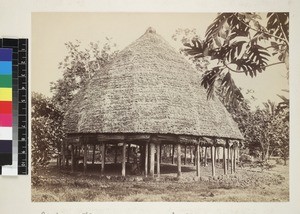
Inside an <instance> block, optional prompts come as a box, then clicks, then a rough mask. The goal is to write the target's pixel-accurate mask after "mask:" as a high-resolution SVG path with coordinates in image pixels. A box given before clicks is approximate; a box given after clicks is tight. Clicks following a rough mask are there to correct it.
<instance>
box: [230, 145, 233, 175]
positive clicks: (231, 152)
mask: <svg viewBox="0 0 300 214" xmlns="http://www.w3.org/2000/svg"><path fill="white" fill-rule="evenodd" d="M230 156H231V157H230V159H231V174H233V148H232V147H230Z"/></svg>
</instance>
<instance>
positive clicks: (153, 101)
mask: <svg viewBox="0 0 300 214" xmlns="http://www.w3.org/2000/svg"><path fill="white" fill-rule="evenodd" d="M200 80H201V74H200V73H199V72H198V71H197V70H196V69H194V68H193V67H192V66H191V64H190V63H189V62H188V61H187V60H186V59H185V58H184V57H183V56H182V55H180V54H179V53H178V52H176V50H175V49H174V48H173V47H171V46H170V45H169V44H168V43H167V42H166V41H165V40H164V39H163V38H162V37H161V36H160V35H158V34H157V33H156V32H155V30H154V29H153V28H149V29H148V30H147V31H146V32H145V34H144V35H142V36H141V37H140V38H138V39H137V40H136V41H135V42H133V43H132V44H130V45H129V46H128V47H126V48H125V49H124V50H122V51H121V52H120V53H119V54H118V56H117V57H116V58H115V59H114V60H113V62H112V63H110V64H108V65H107V66H106V67H105V68H104V70H103V71H102V72H99V73H98V74H96V75H95V76H93V77H92V78H91V80H90V81H89V82H88V84H87V85H86V86H85V87H84V88H83V89H82V90H81V91H79V92H78V93H77V95H76V97H75V98H74V100H73V101H72V103H71V105H70V108H69V110H68V111H67V113H66V116H65V128H66V130H67V134H68V137H69V139H68V141H67V144H68V145H70V146H71V147H72V148H71V162H72V166H73V164H74V160H75V159H76V152H74V147H75V146H83V147H84V155H83V163H84V164H83V165H84V169H86V166H87V158H86V153H87V146H88V145H101V147H102V148H101V152H102V155H101V158H102V161H101V166H102V167H101V171H102V172H103V171H104V167H105V148H106V145H108V144H110V145H111V144H114V145H116V146H118V145H122V157H123V158H122V175H125V169H126V157H125V156H126V150H128V151H129V149H128V148H129V147H130V146H128V145H136V146H138V147H139V148H140V150H141V151H142V159H143V161H142V165H143V169H144V174H145V175H146V176H147V175H148V172H149V174H150V175H151V176H154V166H155V151H156V156H157V158H156V165H157V167H156V168H157V170H156V171H157V175H159V174H160V160H161V151H160V150H161V145H166V144H169V145H173V156H174V150H175V148H177V157H181V145H183V146H186V145H192V146H194V148H195V156H196V165H197V167H196V169H197V175H198V176H199V175H200V171H199V169H200V147H203V146H204V147H207V146H209V147H210V148H211V155H212V157H213V156H215V155H214V153H215V152H214V148H215V146H222V147H224V155H225V148H227V149H228V148H232V146H231V145H233V143H232V141H231V140H236V141H239V140H242V139H243V136H242V135H241V133H240V131H239V129H238V126H237V124H236V123H235V122H234V121H233V119H232V118H231V116H230V114H229V113H228V112H227V110H226V109H225V107H224V106H223V105H222V103H221V102H220V101H219V100H218V99H217V98H215V99H210V100H207V96H206V91H205V89H204V88H202V86H201V85H200ZM218 139H222V140H218ZM220 142H221V143H220ZM94 148H95V146H94ZM228 151H229V150H228ZM94 152H95V151H94ZM128 153H129V152H128ZM234 154H235V152H234ZM211 159H212V165H213V168H212V170H213V175H214V158H211ZM223 159H224V161H223V162H224V170H225V168H226V161H225V156H224V158H223ZM231 159H232V160H234V161H235V158H234V159H233V158H231ZM93 162H94V160H93ZM177 165H178V176H180V175H181V158H177ZM225 173H226V171H225Z"/></svg>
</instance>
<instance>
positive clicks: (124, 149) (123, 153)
mask: <svg viewBox="0 0 300 214" xmlns="http://www.w3.org/2000/svg"><path fill="white" fill-rule="evenodd" d="M125 175H126V143H125V142H123V149H122V176H125Z"/></svg>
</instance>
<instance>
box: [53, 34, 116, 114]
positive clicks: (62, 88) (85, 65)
mask: <svg viewBox="0 0 300 214" xmlns="http://www.w3.org/2000/svg"><path fill="white" fill-rule="evenodd" d="M65 46H66V48H67V51H68V54H67V56H65V58H64V60H63V61H62V62H60V63H59V66H58V69H60V70H61V71H62V74H63V76H62V78H60V79H59V80H57V81H56V82H52V83H51V92H52V93H53V98H52V99H53V102H54V103H55V104H56V105H57V106H58V107H59V108H60V109H61V110H62V111H63V112H65V111H66V109H67V108H68V106H69V103H70V102H71V101H72V99H73V98H74V95H75V94H76V93H77V92H78V91H79V90H80V89H81V88H82V87H83V86H84V85H85V84H86V82H87V81H88V80H89V79H90V78H92V77H93V76H94V74H95V73H97V72H101V70H102V69H103V67H104V66H105V65H106V64H107V63H109V62H110V61H111V60H112V59H113V58H114V56H115V55H116V54H117V52H118V51H117V50H116V45H115V44H114V43H112V41H111V39H109V38H106V42H105V43H104V44H103V45H102V46H101V45H100V43H99V42H90V43H89V47H88V48H85V49H83V48H82V45H81V42H80V41H78V40H76V42H67V43H65Z"/></svg>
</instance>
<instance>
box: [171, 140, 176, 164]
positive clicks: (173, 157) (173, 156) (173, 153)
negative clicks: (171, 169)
mask: <svg viewBox="0 0 300 214" xmlns="http://www.w3.org/2000/svg"><path fill="white" fill-rule="evenodd" d="M172 149H173V150H172V164H174V160H175V144H173V148H172Z"/></svg>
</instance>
